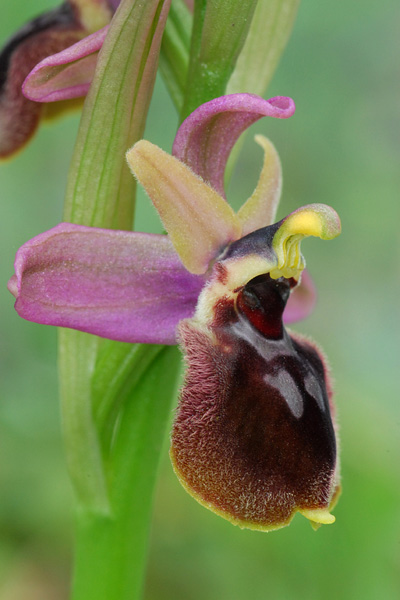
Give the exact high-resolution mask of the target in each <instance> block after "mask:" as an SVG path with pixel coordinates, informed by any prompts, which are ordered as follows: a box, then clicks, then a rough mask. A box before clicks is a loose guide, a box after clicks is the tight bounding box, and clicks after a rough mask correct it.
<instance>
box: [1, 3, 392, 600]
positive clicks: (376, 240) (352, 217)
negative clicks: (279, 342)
mask: <svg viewBox="0 0 400 600" xmlns="http://www.w3.org/2000/svg"><path fill="white" fill-rule="evenodd" d="M52 6H53V2H52V1H51V0H46V1H45V0H35V2H30V3H26V1H25V0H13V2H6V1H5V0H3V1H2V10H1V17H2V18H1V21H0V41H4V40H6V38H7V37H8V36H9V35H10V34H11V33H12V32H13V31H14V29H15V28H17V27H18V26H19V25H21V24H22V23H23V22H24V21H26V20H27V19H28V18H30V17H32V16H33V15H36V14H37V13H40V12H41V11H42V10H43V9H46V8H49V7H52ZM399 23H400V5H399V3H398V2H396V1H395V0H383V1H382V2H380V3H377V2H372V3H349V2H346V1H345V0H338V1H337V2H334V3H321V2H318V1H317V0H309V1H308V2H306V1H304V2H303V3H302V4H301V6H300V10H299V15H298V19H297V22H296V25H295V29H294V32H293V35H292V37H291V40H290V43H289V45H288V48H287V50H286V52H285V54H284V57H283V59H282V61H281V64H280V66H279V67H278V71H277V73H276V75H275V77H274V79H273V82H272V84H271V85H270V88H269V90H268V93H267V97H270V96H274V95H289V96H292V97H293V98H294V99H295V101H296V104H297V111H296V115H295V116H294V117H293V118H292V119H290V120H288V121H285V122H283V121H275V120H273V119H264V120H262V121H260V122H259V123H257V124H256V125H255V126H253V130H254V132H260V133H264V134H265V135H268V136H269V137H271V139H272V140H273V141H274V143H275V144H276V146H277V148H278V150H279V152H280V155H281V158H282V163H283V170H284V191H283V200H282V204H281V209H280V216H284V214H287V213H288V212H290V211H291V210H293V209H295V208H297V207H298V206H300V205H302V204H307V203H310V202H325V203H327V204H331V205H332V206H333V207H334V208H335V209H336V210H337V211H338V212H339V214H340V216H341V218H342V224H343V233H342V235H341V237H340V238H338V239H337V240H335V241H332V242H324V243H323V242H320V241H319V240H310V241H307V242H305V243H304V244H303V252H304V253H305V255H306V258H307V264H308V267H309V269H310V271H311V272H312V274H313V277H314V279H315V282H316V283H317V286H318V290H319V302H318V306H317V308H316V310H315V312H314V314H313V315H312V316H311V317H310V318H309V319H308V320H307V321H305V322H303V323H300V324H299V325H298V326H297V327H296V329H297V330H299V331H302V332H305V333H308V334H310V335H311V336H313V337H314V338H315V339H316V340H317V341H318V342H319V343H320V344H321V345H322V347H323V348H324V349H325V351H326V353H327V355H328V357H329V359H330V363H331V366H332V370H333V374H334V379H335V388H336V399H337V406H338V412H339V417H340V424H341V428H340V438H341V448H342V452H341V454H342V471H343V495H342V498H341V500H340V502H339V504H338V506H337V509H336V510H335V515H336V518H337V521H336V524H335V525H333V526H326V527H322V528H321V529H320V530H319V531H318V532H316V533H315V532H314V531H313V530H312V529H311V527H310V526H309V524H308V522H306V520H305V519H304V518H302V517H300V516H297V517H296V518H295V519H294V521H293V523H292V525H291V526H290V527H289V528H286V529H283V530H280V531H277V532H272V533H269V534H263V533H259V532H250V531H241V530H240V529H238V528H235V527H233V526H232V525H230V524H229V523H228V522H225V521H223V520H222V519H220V518H218V517H216V516H215V515H213V514H212V513H211V512H208V511H206V510H205V509H204V508H202V507H200V506H199V505H198V504H197V503H196V502H195V501H194V500H192V499H191V498H190V497H189V496H188V495H187V494H186V493H185V492H184V491H183V489H182V488H181V487H180V485H179V483H178V482H177V481H176V479H175V477H174V475H173V473H172V469H171V467H170V464H169V460H168V456H167V450H168V449H167V447H166V448H165V452H164V458H163V463H162V469H161V474H160V482H159V487H158V491H157V497H156V503H155V512H154V522H153V528H152V537H151V545H150V557H149V567H148V576H147V584H146V593H145V600H243V599H248V598H251V599H252V600H264V599H267V598H268V599H270V598H272V599H274V600H303V599H304V600H317V599H318V600H319V599H324V600H330V599H332V600H333V599H336V598H340V599H342V600H347V599H350V598H351V599H358V598H362V599H363V600H375V599H378V598H379V599H381V598H383V599H385V600H392V599H393V600H394V599H398V598H399V597H400V441H399V438H400V408H399V385H398V380H399V377H398V373H399V367H400V363H399V345H400V332H399V310H398V298H399V239H400V238H399V234H398V223H399V222H400V214H399V212H400V208H399V207H400V168H399V164H400V111H399V107H400V84H399V80H400V42H399V34H398V31H399ZM78 120H79V116H78V115H77V114H73V115H69V116H66V117H64V118H63V119H62V120H60V121H57V122H55V123H54V124H52V126H51V127H50V126H43V127H42V128H41V129H40V131H39V134H38V135H37V136H36V138H35V139H34V140H33V142H32V143H31V144H30V145H29V146H28V148H27V149H26V150H25V151H24V152H23V153H22V154H20V155H19V156H18V157H17V158H16V159H14V160H13V161H12V162H7V163H4V164H2V165H0V201H1V215H2V216H1V221H0V224H1V234H0V244H1V246H0V248H1V264H0V267H1V281H2V282H3V283H2V286H1V291H0V296H1V303H2V304H1V312H0V319H1V325H0V331H1V333H0V335H1V343H0V369H1V388H0V600H28V599H29V600H61V599H63V600H65V599H66V598H67V587H68V579H69V571H70V555H71V550H70V548H71V540H72V507H71V506H72V502H71V490H70V487H69V482H68V479H67V475H66V471H65V465H64V461H63V452H62V442H61V434H60V424H59V409H58V400H57V374H56V331H55V330H54V329H52V328H50V327H43V326H39V325H35V324H32V323H28V322H25V321H22V320H21V319H19V318H18V317H17V315H16V313H15V312H14V310H13V301H12V298H11V296H10V295H9V294H8V292H7V291H6V289H5V285H6V281H7V279H8V278H9V277H10V276H11V274H12V272H13V268H12V263H13V258H14V255H15V252H16V250H17V249H18V247H19V246H20V245H21V244H22V243H23V242H25V241H26V240H28V239H29V238H31V237H33V236H34V235H36V234H38V233H40V232H42V231H43V230H45V229H48V228H50V227H52V226H54V225H55V224H56V223H58V222H59V221H60V219H61V214H62V201H63V190H64V187H65V182H66V174H67V169H68V163H69V160H70V157H71V152H72V148H73V143H74V137H75V135H76V130H77V126H78ZM176 125H177V118H176V115H175V113H174V110H173V108H172V105H171V102H170V100H169V98H168V96H167V94H166V92H165V88H164V86H163V83H162V81H158V83H157V87H156V94H155V97H154V100H153V103H152V107H151V111H150V118H149V121H148V128H147V131H146V137H147V138H148V139H150V140H151V141H153V142H155V143H158V144H159V145H161V146H162V147H164V148H165V149H166V150H170V148H171V144H172V140H173V136H174V132H175V129H176ZM261 162H262V156H261V151H260V150H259V148H258V147H257V146H256V145H255V144H254V142H253V141H252V139H251V136H248V138H247V140H246V143H245V147H244V152H243V153H242V155H241V157H240V160H239V163H238V167H237V171H236V173H235V176H234V179H233V181H232V183H231V186H230V188H231V189H230V193H229V199H230V200H231V201H232V203H233V204H234V205H235V206H238V205H239V204H240V203H241V202H242V201H243V200H244V199H245V198H246V197H247V196H248V195H249V194H250V193H251V191H252V189H253V187H254V185H255V182H256V180H257V177H258V173H259V169H260V167H261ZM136 225H137V229H141V230H144V231H159V230H160V225H159V223H158V220H157V217H156V215H155V213H154V211H153V209H152V208H151V206H150V203H149V201H148V200H147V198H145V196H144V194H142V193H140V194H139V198H138V208H137V220H136Z"/></svg>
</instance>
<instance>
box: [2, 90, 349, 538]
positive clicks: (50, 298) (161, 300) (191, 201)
mask: <svg viewBox="0 0 400 600" xmlns="http://www.w3.org/2000/svg"><path fill="white" fill-rule="evenodd" d="M293 112H294V104H293V102H292V101H291V100H290V99H288V98H284V97H277V98H272V99H270V100H268V101H266V100H263V99H261V98H258V97H256V96H251V95H248V94H237V95H233V96H226V97H222V98H218V99H216V100H213V101H211V102H208V103H206V104H204V105H202V106H201V107H200V108H199V109H197V110H196V111H195V112H194V113H193V114H192V115H191V116H189V117H188V119H187V120H186V121H185V122H184V123H183V124H182V126H181V128H180V130H179V131H178V134H177V137H176V140H175V143H174V153H175V154H176V155H178V156H179V158H177V157H176V156H171V155H169V154H167V153H165V152H163V151H162V150H160V149H159V148H157V147H156V146H154V145H153V144H151V143H150V142H146V141H144V140H142V141H141V142H138V143H137V144H136V145H135V146H134V147H133V148H132V149H131V150H130V151H129V152H128V154H127V160H128V163H129V165H130V167H131V169H132V171H133V173H134V174H135V176H136V177H137V179H138V180H139V182H140V183H141V184H142V185H143V187H144V188H145V190H146V192H147V193H148V195H149V197H150V198H151V200H152V202H153V204H154V206H155V207H156V209H157V211H158V213H159V215H160V217H161V219H162V222H163V224H164V227H165V229H166V230H167V232H168V236H162V235H149V234H141V233H135V232H134V233H131V232H122V231H107V230H101V229H93V228H88V227H81V226H76V225H70V224H62V225H59V226H58V227H56V228H54V229H52V230H50V231H49V232H46V233H44V234H41V235H39V236H38V237H36V238H34V239H33V240H31V241H30V242H28V243H27V244H25V245H24V246H23V247H22V248H21V249H20V250H19V251H18V253H17V258H16V263H15V269H16V275H15V276H14V277H13V278H12V279H11V280H10V284H9V288H10V290H11V291H12V293H13V294H14V295H15V296H16V298H17V300H16V309H17V311H18V312H19V314H20V315H21V316H23V317H24V318H27V319H30V320H33V321H36V322H39V323H47V324H52V325H60V326H66V327H73V328H76V329H80V330H83V331H88V332H91V333H96V334H98V335H102V336H105V337H109V338H112V339H117V340H124V341H130V342H153V343H167V344H171V343H175V342H176V339H177V335H178V337H179V341H180V343H181V345H182V348H183V350H184V353H185V356H186V362H187V372H186V378H185V384H184V387H183V390H182V393H181V401H180V406H179V410H178V413H177V417H176V421H175V425H174V430H173V436H172V447H171V458H172V462H173V465H174V468H175V470H176V472H177V475H178V477H179V479H180V481H181V482H182V484H183V485H184V487H185V488H186V489H187V490H188V491H189V492H190V493H191V494H192V495H193V496H194V497H195V498H196V499H197V500H199V502H201V503H202V504H203V505H205V506H207V507H208V508H210V509H212V510H214V511H215V512H217V513H218V514H220V515H222V516H224V517H225V518H227V519H229V520H230V521H231V522H233V523H235V524H239V525H240V526H243V527H250V528H255V529H262V530H268V529H274V528H278V527H282V526H284V525H286V524H288V523H289V522H290V520H291V518H292V517H293V515H294V514H295V512H297V511H298V512H300V513H302V514H303V515H304V516H306V517H307V518H309V519H310V520H311V522H312V523H314V524H316V525H318V524H321V523H331V522H333V521H334V517H332V515H331V514H330V513H329V509H330V507H332V505H333V503H334V500H335V498H336V496H337V494H338V490H339V484H338V467H337V450H336V441H335V427H334V423H333V421H332V416H333V406H332V404H331V390H330V384H329V377H328V373H327V369H326V367H325V364H324V359H323V358H322V355H321V353H320V351H319V350H318V348H317V347H316V346H315V345H314V344H313V343H311V342H309V341H308V340H306V339H303V338H302V337H300V336H298V335H292V334H289V333H288V332H287V331H286V330H285V327H284V325H283V320H286V321H290V320H296V319H298V318H301V317H302V316H305V315H306V314H308V312H309V310H310V307H311V306H312V304H313V301H314V298H313V293H312V292H313V289H312V285H311V284H310V280H309V278H308V277H305V281H303V284H300V283H299V282H300V281H301V275H302V272H303V270H304V266H305V262H304V259H303V256H302V254H301V252H300V242H301V240H302V238H304V237H306V236H310V235H311V236H317V237H320V238H322V239H332V238H334V237H336V236H337V235H338V234H339V232H340V221H339V218H338V216H337V215H336V213H335V211H334V210H333V209H331V208H330V207H327V206H325V205H323V204H311V205H308V206H305V207H302V208H300V209H298V210H296V211H295V212H293V213H292V214H291V215H289V216H288V217H286V218H285V219H283V220H281V221H279V222H278V223H274V221H275V212H276V206H277V203H278V200H279V195H280V191H281V168H280V162H279V158H278V155H277V153H276V151H275V149H274V147H273V145H272V144H271V142H269V141H268V140H267V139H266V138H264V137H262V136H257V141H258V143H260V145H261V146H262V147H263V149H264V154H265V160H264V165H263V168H262V172H261V175H260V179H259V182H258V184H257V187H256V189H255V191H254V193H253V194H252V196H251V197H250V198H249V199H248V200H247V201H246V202H245V203H244V205H243V206H242V208H241V209H240V210H239V212H238V213H237V214H236V213H235V212H234V211H233V210H232V209H231V207H230V206H229V204H228V203H227V202H226V201H225V198H224V197H223V195H222V193H223V172H224V169H225V164H226V160H227V158H228V154H229V151H230V149H231V148H232V146H233V144H234V143H235V141H236V139H237V138H238V136H239V135H240V133H241V132H242V131H243V130H244V129H245V128H246V127H248V126H249V124H251V123H252V122H254V121H255V120H257V119H258V118H261V117H262V116H273V117H278V118H286V117H289V116H291V115H292V114H293ZM213 154H214V158H215V160H212V159H211V156H212V155H213ZM188 165H189V166H188ZM285 317H286V319H285ZM178 324H179V325H178ZM177 326H178V327H177Z"/></svg>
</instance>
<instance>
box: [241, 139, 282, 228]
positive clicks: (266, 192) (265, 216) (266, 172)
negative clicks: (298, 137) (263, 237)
mask: <svg viewBox="0 0 400 600" xmlns="http://www.w3.org/2000/svg"><path fill="white" fill-rule="evenodd" d="M254 139H255V141H256V142H257V144H259V145H260V146H261V147H262V148H263V150H264V164H263V168H262V170H261V174H260V178H259V180H258V183H257V187H256V189H255V190H254V192H253V194H252V195H251V196H250V198H249V199H248V200H247V201H246V202H245V203H244V204H243V206H242V207H241V209H240V210H239V212H238V217H239V218H240V220H241V222H242V223H243V235H246V234H248V233H251V232H252V231H256V229H260V228H261V227H266V226H267V225H271V224H272V223H274V222H275V215H276V210H277V208H278V204H279V199H280V196H281V190H282V168H281V161H280V160H279V156H278V153H277V151H276V149H275V146H274V145H273V144H272V143H271V142H270V141H269V139H267V138H266V137H264V136H263V135H256V136H255V138H254Z"/></svg>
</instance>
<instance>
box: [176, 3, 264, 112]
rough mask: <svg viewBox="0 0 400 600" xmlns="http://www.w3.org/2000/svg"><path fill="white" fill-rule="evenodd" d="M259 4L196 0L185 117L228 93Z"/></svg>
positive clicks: (183, 109) (184, 106) (184, 104)
mask: <svg viewBox="0 0 400 600" xmlns="http://www.w3.org/2000/svg"><path fill="white" fill-rule="evenodd" d="M256 4H257V0H230V1H229V2H227V1H226V0H196V2H195V7H194V16H193V34H192V44H191V48H190V59H189V70H188V76H187V81H186V89H185V98H184V102H183V108H182V111H181V119H182V120H183V119H185V118H186V117H187V116H188V115H189V114H190V113H191V112H192V111H193V110H195V109H196V108H197V107H198V106H200V104H203V103H204V102H208V101H209V100H211V99H213V98H216V97H218V96H222V95H223V94H224V93H225V89H226V85H227V83H228V81H229V78H230V76H231V74H232V72H233V69H234V67H235V64H236V60H237V57H238V56H239V53H240V51H241V49H242V47H243V44H244V42H245V40H246V36H247V32H248V30H249V27H250V23H251V19H252V17H253V13H254V9H255V7H256Z"/></svg>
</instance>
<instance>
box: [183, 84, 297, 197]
mask: <svg viewBox="0 0 400 600" xmlns="http://www.w3.org/2000/svg"><path fill="white" fill-rule="evenodd" d="M294 111H295V104H294V102H293V100H292V99H291V98H287V97H286V96H276V97H275V98H270V99H269V100H264V99H263V98H260V97H259V96H255V95H253V94H231V95H228V96H221V97H220V98H216V99H215V100H211V101H210V102H206V103H205V104H202V105H201V106H199V108H197V109H196V110H195V111H194V112H193V113H192V114H191V115H189V116H188V117H187V119H185V121H184V122H183V123H182V125H181V126H180V128H179V130H178V133H177V135H176V137H175V141H174V145H173V148H172V153H173V154H174V156H176V157H177V158H179V159H180V160H181V161H183V162H184V163H186V164H187V165H188V166H189V167H190V168H191V169H192V170H193V171H194V172H195V173H197V175H200V177H202V178H203V179H204V180H205V181H206V182H207V183H209V184H210V185H211V186H212V187H213V188H214V189H215V190H216V191H217V192H218V193H219V194H221V196H223V197H225V191H224V172H225V167H226V163H227V160H228V157H229V154H230V152H231V150H232V148H233V146H234V144H235V142H236V141H237V139H238V138H239V136H240V134H241V133H243V131H244V130H245V129H247V128H248V127H250V125H252V123H255V122H256V121H258V119H261V117H275V118H278V119H286V118H288V117H291V116H292V115H293V113H294Z"/></svg>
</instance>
